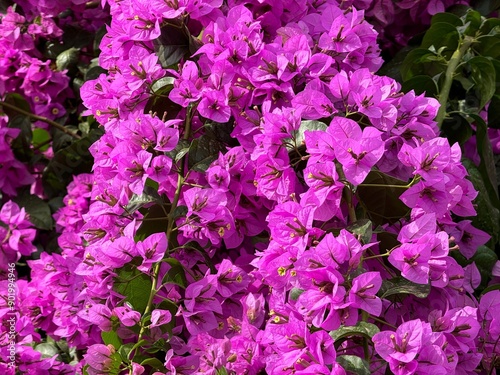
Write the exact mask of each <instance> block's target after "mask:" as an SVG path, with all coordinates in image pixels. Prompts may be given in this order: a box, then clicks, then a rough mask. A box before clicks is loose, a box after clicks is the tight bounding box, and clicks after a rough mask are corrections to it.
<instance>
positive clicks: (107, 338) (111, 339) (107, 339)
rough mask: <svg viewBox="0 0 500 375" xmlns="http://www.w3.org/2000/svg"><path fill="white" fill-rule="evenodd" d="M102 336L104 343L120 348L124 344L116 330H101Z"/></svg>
mask: <svg viewBox="0 0 500 375" xmlns="http://www.w3.org/2000/svg"><path fill="white" fill-rule="evenodd" d="M101 338H102V341H103V342H104V344H106V345H110V344H111V345H113V346H114V347H115V349H117V350H118V348H120V347H121V346H122V340H121V339H120V337H119V336H118V334H117V333H116V332H115V331H109V332H105V331H103V332H101Z"/></svg>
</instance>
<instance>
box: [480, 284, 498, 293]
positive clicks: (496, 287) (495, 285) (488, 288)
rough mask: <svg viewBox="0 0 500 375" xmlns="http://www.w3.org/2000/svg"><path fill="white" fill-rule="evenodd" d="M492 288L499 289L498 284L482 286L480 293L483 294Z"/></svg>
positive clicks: (492, 289)
mask: <svg viewBox="0 0 500 375" xmlns="http://www.w3.org/2000/svg"><path fill="white" fill-rule="evenodd" d="M494 290H500V284H493V285H490V286H488V287H487V288H484V289H483V291H482V292H481V295H484V294H486V293H488V292H492V291H494Z"/></svg>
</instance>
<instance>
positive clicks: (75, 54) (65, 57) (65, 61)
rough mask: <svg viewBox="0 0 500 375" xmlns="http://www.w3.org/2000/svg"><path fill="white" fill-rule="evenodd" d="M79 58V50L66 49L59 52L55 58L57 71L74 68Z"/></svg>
mask: <svg viewBox="0 0 500 375" xmlns="http://www.w3.org/2000/svg"><path fill="white" fill-rule="evenodd" d="M79 58H80V49H79V48H74V47H71V48H68V49H67V50H66V51H63V52H61V53H60V54H59V55H58V56H57V58H56V66H57V70H59V71H61V70H65V69H69V68H71V67H74V66H75V65H76V64H77V63H78V61H79Z"/></svg>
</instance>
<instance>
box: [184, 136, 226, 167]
mask: <svg viewBox="0 0 500 375" xmlns="http://www.w3.org/2000/svg"><path fill="white" fill-rule="evenodd" d="M220 152H222V153H225V152H226V148H225V147H224V145H223V144H222V143H221V142H220V141H218V140H216V139H214V138H212V137H209V136H207V135H202V136H201V137H199V138H196V139H193V141H192V142H191V146H190V147H189V156H188V168H189V169H192V170H195V171H197V172H205V171H206V170H207V169H208V167H209V166H210V164H212V162H213V161H214V160H215V159H217V158H218V157H219V153H220Z"/></svg>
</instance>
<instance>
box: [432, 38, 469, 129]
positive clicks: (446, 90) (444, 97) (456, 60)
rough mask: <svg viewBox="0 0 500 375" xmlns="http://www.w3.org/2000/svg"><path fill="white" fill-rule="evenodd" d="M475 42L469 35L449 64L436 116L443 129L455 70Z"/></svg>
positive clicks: (439, 125)
mask: <svg viewBox="0 0 500 375" xmlns="http://www.w3.org/2000/svg"><path fill="white" fill-rule="evenodd" d="M473 42H474V39H473V38H472V37H470V36H468V35H466V36H465V37H464V39H463V41H462V43H461V45H460V46H459V48H458V49H457V50H456V51H455V52H454V53H453V55H452V56H451V59H450V61H449V62H448V68H447V69H446V73H445V80H444V84H443V88H442V89H441V92H440V93H439V104H440V107H439V111H438V114H437V116H436V122H437V125H438V127H439V129H441V126H442V125H443V121H444V119H445V117H446V104H447V103H448V98H449V96H450V90H451V84H452V83H453V76H454V75H455V70H457V67H458V64H460V62H461V61H462V58H463V57H464V55H465V52H467V50H468V49H469V47H470V45H471V44H472V43H473Z"/></svg>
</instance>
